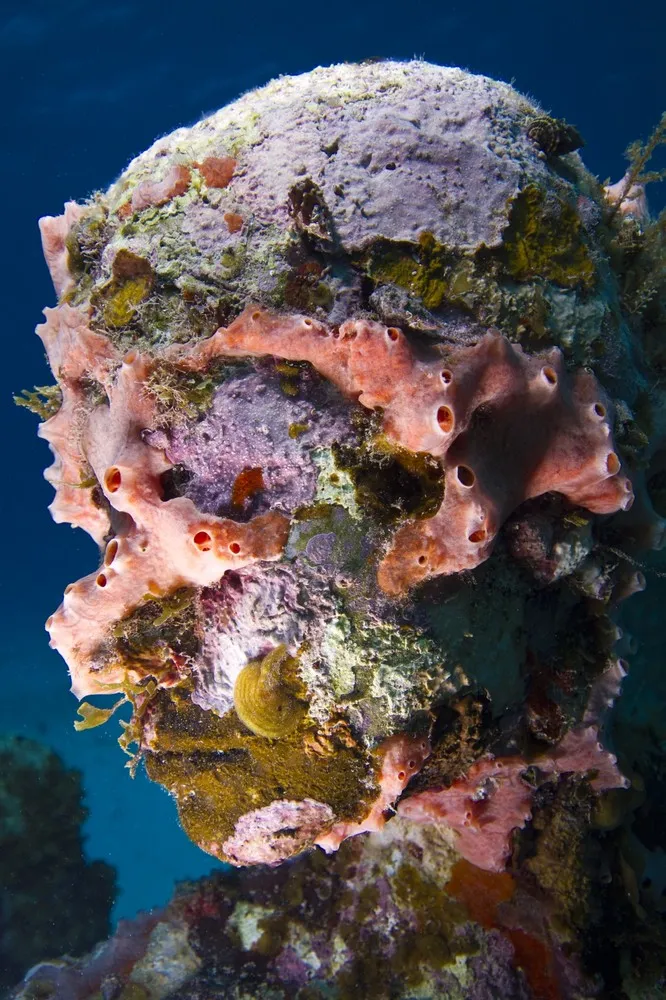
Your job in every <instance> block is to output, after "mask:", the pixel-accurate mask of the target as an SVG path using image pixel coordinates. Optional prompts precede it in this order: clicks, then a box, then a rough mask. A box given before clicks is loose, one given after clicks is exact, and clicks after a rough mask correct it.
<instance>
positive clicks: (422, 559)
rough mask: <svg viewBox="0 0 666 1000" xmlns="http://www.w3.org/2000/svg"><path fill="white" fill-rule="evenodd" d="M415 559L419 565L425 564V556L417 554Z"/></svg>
mask: <svg viewBox="0 0 666 1000" xmlns="http://www.w3.org/2000/svg"><path fill="white" fill-rule="evenodd" d="M416 561H417V563H418V564H419V566H425V564H426V561H427V560H426V557H425V556H419V557H418V559H417V560H416Z"/></svg>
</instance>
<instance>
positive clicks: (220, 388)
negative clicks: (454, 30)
mask: <svg viewBox="0 0 666 1000" xmlns="http://www.w3.org/2000/svg"><path fill="white" fill-rule="evenodd" d="M581 142H582V140H581V139H580V136H579V135H578V133H577V131H576V130H575V129H574V128H573V127H571V126H568V125H566V123H563V122H558V121H557V120H556V119H553V118H550V117H549V116H547V115H544V113H543V112H542V110H541V109H540V108H538V107H537V106H535V105H534V104H533V103H532V102H531V101H529V100H527V99H526V98H525V97H523V96H521V95H520V94H519V93H517V92H516V91H515V90H514V89H513V88H512V87H510V86H508V85H505V84H501V83H497V82H494V81H492V80H490V79H487V78H485V77H480V76H472V75H470V74H467V73H464V72H462V71H461V70H455V69H443V68H440V67H436V66H432V65H428V64H425V63H421V62H413V63H404V64H403V63H393V62H377V63H367V64H361V65H343V66H337V67H333V68H330V69H318V70H315V71H313V72H312V73H309V74H305V75H303V76H299V77H286V78H282V79H280V80H278V81H276V82H274V83H271V84H269V85H268V86H267V87H264V88H263V89H261V90H258V91H254V92H251V93H249V94H247V95H245V96H244V97H242V98H241V99H239V100H238V101H236V102H234V103H233V104H231V105H229V106H228V107H226V108H224V109H222V110H221V111H219V112H218V113H217V114H215V115H212V116H211V117H209V118H207V119H205V120H203V121H202V122H200V123H198V124H197V125H194V126H193V127H191V128H186V129H179V130H177V131H176V132H174V133H173V134H171V135H169V136H167V137H165V138H163V139H160V140H158V141H157V142H156V143H155V144H154V145H153V146H152V147H151V148H150V149H149V150H148V151H147V152H146V153H144V154H142V155H141V156H139V157H137V158H136V159H135V160H134V161H133V162H132V163H131V164H130V165H129V167H128V168H127V169H126V170H125V171H124V172H123V173H122V174H121V176H120V177H119V179H118V180H117V181H116V183H115V184H113V185H112V186H111V188H110V189H109V190H108V191H106V192H103V193H98V194H96V195H94V196H93V197H91V198H90V199H88V200H87V201H86V202H84V203H82V204H74V203H70V204H68V205H67V206H66V209H65V213H64V215H62V216H60V217H56V218H50V217H49V218H45V219H43V220H42V222H41V230H42V239H43V244H44V251H45V255H46V260H47V263H48V266H49V268H50V271H51V275H52V277H53V282H54V285H55V289H56V293H57V295H58V304H57V306H56V307H54V308H48V309H46V310H45V316H46V320H45V322H44V324H42V325H41V326H40V327H38V330H37V332H38V334H39V335H40V337H41V338H42V340H43V343H44V346H45V348H46V351H47V354H48V358H49V362H50V365H51V368H52V370H53V373H54V376H55V379H56V382H57V388H54V389H52V390H48V392H47V403H48V406H47V408H46V410H45V411H44V412H43V416H45V417H46V418H47V419H45V420H44V422H43V423H42V424H41V426H40V434H41V436H42V437H43V438H45V439H46V440H47V441H48V442H49V444H50V446H51V448H52V450H53V453H54V463H53V465H52V466H51V468H50V469H49V470H48V471H47V478H48V479H49V481H50V482H51V483H52V484H53V486H54V487H55V490H56V495H55V499H54V501H53V504H52V506H51V510H52V513H53V516H54V518H55V520H56V521H67V522H69V523H71V524H72V525H74V526H76V527H80V528H82V529H84V530H85V531H87V532H88V533H89V534H90V535H92V537H93V538H94V539H95V540H96V541H97V543H98V544H99V546H100V563H99V566H98V567H97V568H95V569H94V571H93V572H91V574H90V575H89V576H87V577H85V578H83V579H82V580H79V581H78V582H75V583H72V584H71V585H70V586H69V587H68V588H67V590H66V592H65V595H64V599H63V603H62V605H61V606H60V608H58V610H57V611H55V612H54V614H53V615H52V616H51V617H50V618H49V621H48V623H47V628H48V630H49V633H50V636H51V645H52V646H53V647H54V648H55V649H56V650H58V651H59V652H60V653H61V654H62V656H63V657H64V658H65V660H66V662H67V665H68V667H69V670H70V673H71V678H72V690H73V692H74V694H75V695H76V696H77V697H78V698H80V699H83V698H87V697H89V696H94V695H116V696H117V695H120V701H121V702H122V701H125V700H129V701H130V702H131V704H132V708H133V715H132V719H131V721H130V722H129V723H125V724H124V725H125V728H124V732H123V736H122V738H121V742H122V744H123V746H124V748H125V749H126V750H127V752H128V753H130V755H131V756H132V758H133V759H132V766H134V767H135V766H137V765H138V764H139V763H143V765H145V768H146V771H147V773H148V775H149V776H150V777H151V778H152V779H154V780H156V781H158V782H160V783H161V784H163V785H164V786H165V788H167V789H168V790H169V791H170V792H171V793H172V795H173V796H174V798H175V800H176V803H177V806H178V811H179V814H180V819H181V821H182V823H183V826H184V828H185V829H186V831H187V832H188V834H189V836H190V837H191V838H192V839H193V840H194V841H195V842H196V843H198V844H199V845H200V846H201V847H202V848H203V849H204V850H206V851H209V852H210V853H212V854H214V855H216V856H218V857H219V858H221V859H223V860H227V861H231V862H232V863H234V864H238V865H251V864H255V863H269V864H277V863H279V862H281V861H283V860H284V859H286V858H288V857H290V856H291V855H294V854H296V853H299V852H301V851H303V850H304V849H306V848H311V847H313V846H314V845H319V846H321V847H323V848H325V849H326V850H327V851H332V850H335V849H337V847H338V846H339V845H340V843H341V842H342V841H343V840H344V839H345V838H348V837H350V836H353V835H356V834H359V833H363V832H367V831H370V830H378V829H379V828H380V827H382V826H383V824H384V823H385V822H386V820H387V819H389V821H390V816H391V815H392V814H393V813H394V812H395V810H396V809H397V811H398V812H399V814H400V817H401V819H400V822H401V823H407V821H409V822H411V823H412V824H417V825H418V824H419V823H427V824H435V825H439V826H440V827H441V829H445V830H446V831H447V836H448V837H449V840H450V844H451V847H452V849H456V850H457V851H459V852H460V853H461V854H462V855H463V856H464V857H465V858H467V859H468V860H469V861H471V862H472V863H473V864H474V865H477V866H478V867H480V868H482V869H485V870H488V871H494V872H499V871H502V870H503V868H504V867H505V865H506V864H507V862H508V860H509V856H510V853H511V837H512V831H513V830H515V829H519V828H521V827H523V826H525V824H526V823H528V821H529V820H530V817H531V816H532V811H533V800H534V798H535V795H537V793H538V791H539V788H540V787H541V786H542V785H543V784H544V783H548V782H549V781H550V782H553V781H555V780H556V778H557V776H560V775H562V774H576V775H578V776H579V777H581V778H582V776H584V775H586V774H589V775H590V780H591V784H590V789H591V794H593V793H597V792H600V791H603V789H609V788H622V787H625V786H626V785H627V784H628V782H627V780H626V779H625V778H624V777H623V776H622V775H621V774H620V771H619V769H618V767H617V763H616V760H615V757H614V756H613V755H612V754H611V753H610V751H609V749H604V748H603V745H602V742H601V738H600V735H599V728H600V726H601V724H602V721H603V713H604V711H605V708H606V707H607V706H608V704H610V702H611V701H612V697H614V696H615V695H616V694H617V690H618V689H619V681H620V679H621V677H622V676H623V675H624V673H625V671H626V662H625V660H624V659H622V657H623V655H624V650H623V647H622V645H621V643H620V644H618V637H619V635H620V630H619V629H618V626H617V615H618V612H617V606H618V602H619V601H620V600H621V599H622V597H623V596H626V595H627V594H628V593H630V592H632V591H633V590H636V589H640V588H641V587H642V586H643V585H644V582H645V580H644V577H643V575H642V574H641V573H640V572H637V569H636V561H637V559H638V556H637V555H636V553H638V552H639V551H640V550H641V549H642V550H648V549H649V548H650V546H654V547H656V546H658V544H659V543H660V540H661V536H662V534H663V521H662V520H661V518H660V516H659V514H658V513H657V512H656V511H655V509H654V505H653V500H654V491H653V490H652V491H651V489H650V474H651V473H650V468H651V462H652V461H653V458H654V456H655V455H656V454H657V453H658V451H659V447H660V445H659V442H660V441H662V440H663V426H664V412H665V411H664V408H663V406H659V405H657V404H656V403H655V398H656V397H655V396H654V394H652V395H651V386H652V385H653V384H654V380H655V375H654V370H655V366H656V365H657V364H658V363H659V360H658V359H657V352H658V350H662V351H663V348H655V347H654V344H653V343H651V342H650V343H645V344H644V343H642V342H640V337H639V335H638V334H637V329H638V325H639V324H640V322H642V320H641V319H640V315H639V313H636V312H634V313H633V315H630V311H629V310H628V308H627V299H626V295H627V294H629V293H628V292H627V289H626V282H625V279H626V274H625V272H622V271H621V268H620V266H619V265H618V263H617V261H618V259H619V257H618V255H619V254H621V252H622V250H621V247H622V245H623V240H625V242H626V236H627V233H628V231H629V230H631V232H632V233H633V234H634V236H635V237H636V238H637V239H638V237H639V236H640V234H641V233H644V232H645V231H646V227H647V226H648V221H647V216H643V215H641V216H640V217H638V215H637V213H636V211H633V214H632V210H631V206H634V207H635V206H636V205H637V204H638V202H639V200H640V199H638V197H637V195H636V191H635V190H634V188H635V185H634V187H632V188H631V193H630V194H629V195H628V194H627V192H624V194H623V193H622V192H620V193H618V192H615V193H612V191H611V193H605V192H604V190H603V188H602V187H601V185H600V184H599V182H598V181H597V180H596V179H595V178H594V177H592V176H591V175H590V174H589V173H588V172H587V171H586V169H585V167H584V165H583V163H582V161H581V159H580V156H579V154H578V153H577V152H576V151H575V150H576V149H577V148H578V147H579V146H580V144H581ZM641 190H642V189H641ZM609 191H610V189H609ZM627 197H629V198H630V201H627V200H626V199H627ZM618 199H619V200H620V201H621V202H622V204H623V209H622V211H619V212H618V211H617V205H618ZM625 208H626V211H625ZM641 211H642V210H641ZM618 248H620V249H618ZM623 266H624V265H623ZM644 266H645V267H646V268H647V266H648V265H647V263H646V264H645V265H644ZM625 270H626V269H625ZM623 282H625V284H624V285H623ZM631 294H636V288H634V289H633V291H631ZM637 316H638V319H637V318H636V317H637ZM650 351H652V353H650ZM661 360H662V361H663V358H662V359H661ZM44 405H45V404H44ZM632 504H633V506H632ZM657 506H658V505H657ZM622 533H624V535H625V536H626V537H630V538H631V545H632V546H633V548H632V549H631V552H632V553H633V555H632V554H631V553H630V552H629V548H627V550H626V551H627V558H626V559H623V558H620V557H609V552H612V551H613V550H617V548H618V541H617V539H618V537H620V536H621V535H622ZM581 634H584V635H585V636H586V641H585V643H582V642H581V643H576V642H575V641H574V640H573V636H574V635H581ZM609 690H612V694H608V691H609ZM599 692H601V694H600V693H599ZM118 703H119V702H118ZM80 712H81V715H82V717H83V721H82V722H81V723H80V724H79V725H80V726H85V725H92V724H96V723H98V722H100V721H103V720H104V719H106V717H107V716H108V714H109V712H108V711H106V710H105V709H103V708H102V707H100V706H99V705H98V706H96V707H93V706H92V705H90V704H89V703H88V702H84V703H83V704H82V706H81V708H80ZM461 720H462V721H461ZM465 720H467V721H465ZM470 720H476V721H475V722H474V724H472V722H471V721H470ZM507 720H508V721H507ZM453 732H455V733H456V734H457V735H456V738H455V740H454V739H452V738H450V736H451V733H453ZM408 785H409V787H407V786H408ZM405 789H407V791H406V793H405ZM403 793H404V794H403ZM401 796H403V798H402V801H401V803H400V805H397V803H398V799H400V797H401ZM537 797H538V796H537Z"/></svg>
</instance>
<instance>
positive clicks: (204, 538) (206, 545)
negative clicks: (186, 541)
mask: <svg viewBox="0 0 666 1000" xmlns="http://www.w3.org/2000/svg"><path fill="white" fill-rule="evenodd" d="M192 541H193V542H194V544H195V545H196V547H197V548H198V549H201V551H202V552H209V551H210V547H211V544H212V541H213V539H212V538H211V537H210V535H209V534H208V532H207V531H197V533H196V535H195V536H194V538H193V539H192Z"/></svg>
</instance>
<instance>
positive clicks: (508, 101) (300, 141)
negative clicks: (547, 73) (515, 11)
mask: <svg viewBox="0 0 666 1000" xmlns="http://www.w3.org/2000/svg"><path fill="white" fill-rule="evenodd" d="M536 110H538V109H535V107H534V106H533V105H531V104H530V103H529V102H528V101H527V100H526V99H525V98H523V97H522V96H521V95H520V94H519V93H517V92H516V91H515V90H514V89H513V88H511V87H509V86H508V85H506V84H503V83H498V82H496V81H493V80H490V79H488V78H487V77H482V76H472V75H470V74H466V73H463V72H462V71H461V70H458V69H447V68H444V67H438V66H431V65H427V64H425V63H421V62H410V63H396V62H385V63H381V64H362V65H341V66H334V67H330V68H327V69H317V70H315V71H314V72H312V73H308V74H304V75H302V76H297V77H283V78H281V79H279V80H276V81H274V82H272V83H270V84H269V85H268V86H266V87H264V88H262V89H260V90H257V91H253V92H251V93H249V94H246V95H245V96H244V97H242V98H240V99H239V100H238V101H235V102H233V103H232V104H230V105H228V106H227V107H225V108H223V109H222V110H221V111H218V112H217V113H216V114H214V115H212V116H211V117H209V118H207V119H204V120H203V121H201V122H200V123H198V124H197V125H194V126H193V127H192V128H188V129H179V130H177V131H176V132H173V133H172V134H171V135H169V136H167V137H165V138H163V139H160V140H158V141H157V142H156V143H155V144H154V145H153V146H152V147H151V148H150V149H149V150H148V151H147V152H145V153H143V154H142V155H141V156H139V157H138V158H137V159H136V160H134V161H133V162H132V163H131V164H130V166H129V167H128V170H127V171H126V173H125V174H124V175H123V177H122V178H121V183H123V182H124V181H125V180H126V179H127V178H129V177H131V178H132V179H134V177H135V175H137V174H139V175H144V174H145V176H146V177H148V176H151V177H154V173H155V168H156V165H157V164H156V162H155V161H159V160H160V159H161V158H163V157H169V159H170V160H171V159H172V158H173V156H174V155H177V154H179V153H180V154H182V155H183V157H184V159H188V160H189V161H190V162H191V161H192V160H197V159H198V160H201V159H203V158H205V157H206V156H210V155H225V154H226V155H231V156H234V157H235V158H236V159H237V168H236V173H235V176H234V182H233V183H234V193H235V196H236V204H237V207H238V208H239V209H240V210H241V212H242V209H243V207H244V206H245V207H247V209H248V210H251V212H252V215H253V217H254V218H255V219H256V220H257V221H258V222H259V223H263V224H269V223H275V224H277V225H278V226H280V227H283V226H284V225H286V224H287V223H288V221H289V210H290V202H289V196H290V192H291V191H292V189H293V188H294V186H295V185H298V183H299V182H302V181H303V179H304V178H305V177H307V178H309V179H311V180H312V181H313V182H314V183H315V184H316V185H317V186H318V188H319V189H320V191H321V193H322V195H323V200H324V202H325V205H326V208H327V210H328V212H329V213H330V221H331V223H332V227H331V228H332V230H333V231H334V232H335V237H336V239H337V240H338V241H339V243H340V244H341V246H342V248H343V249H344V250H346V251H347V252H351V251H354V250H358V249H360V248H361V247H363V246H364V245H367V243H368V242H369V241H371V240H374V239H377V238H386V239H392V240H405V241H408V240H414V239H415V238H416V237H417V236H418V234H419V232H421V231H424V230H427V231H429V232H431V233H433V235H434V236H435V238H436V239H437V240H438V241H439V242H440V243H443V244H445V245H448V246H456V247H458V248H460V249H463V250H473V249H475V248H477V247H479V246H480V245H482V244H484V245H486V246H488V247H495V246H498V245H499V243H500V242H501V234H502V231H503V229H504V228H505V226H506V224H507V219H508V212H509V207H510V202H511V199H512V197H513V196H514V195H515V193H516V190H517V188H518V184H519V180H520V177H521V173H522V172H523V170H524V169H525V167H526V166H527V164H528V163H529V168H530V173H531V174H532V175H534V174H535V173H539V172H540V171H541V170H542V169H545V168H543V165H542V164H541V163H540V162H539V161H538V160H537V161H536V162H535V157H534V147H533V145H532V144H531V143H530V141H529V139H528V138H527V137H526V136H525V133H524V129H523V128H521V127H519V126H520V125H522V124H524V123H525V121H526V120H529V119H530V118H532V117H533V116H534V114H535V111H536Z"/></svg>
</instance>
